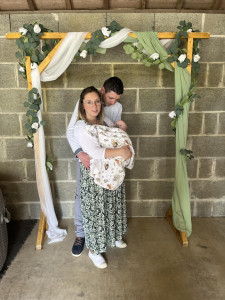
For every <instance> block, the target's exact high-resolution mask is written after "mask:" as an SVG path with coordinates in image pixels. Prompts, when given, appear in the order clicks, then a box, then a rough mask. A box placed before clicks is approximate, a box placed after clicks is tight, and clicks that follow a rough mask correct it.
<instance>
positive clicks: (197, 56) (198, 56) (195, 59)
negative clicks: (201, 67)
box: [193, 54, 200, 62]
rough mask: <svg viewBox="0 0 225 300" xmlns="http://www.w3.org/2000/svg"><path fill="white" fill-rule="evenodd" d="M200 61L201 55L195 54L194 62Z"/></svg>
mask: <svg viewBox="0 0 225 300" xmlns="http://www.w3.org/2000/svg"><path fill="white" fill-rule="evenodd" d="M199 59H200V55H198V54H195V55H194V57H193V60H194V62H198V61H199Z"/></svg>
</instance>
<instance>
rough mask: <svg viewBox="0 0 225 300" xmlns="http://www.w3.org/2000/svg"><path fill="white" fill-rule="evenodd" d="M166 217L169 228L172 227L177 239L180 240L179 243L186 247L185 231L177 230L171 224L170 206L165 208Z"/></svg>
mask: <svg viewBox="0 0 225 300" xmlns="http://www.w3.org/2000/svg"><path fill="white" fill-rule="evenodd" d="M166 219H167V221H168V222H169V224H170V226H171V228H172V229H173V231H174V232H175V234H176V236H177V238H178V240H179V241H180V243H181V245H182V246H183V247H188V238H187V234H186V232H185V231H179V230H177V229H176V228H175V227H174V225H173V210H172V207H170V208H169V209H168V210H167V212H166Z"/></svg>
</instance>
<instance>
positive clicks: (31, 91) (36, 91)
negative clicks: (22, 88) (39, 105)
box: [29, 88, 38, 94]
mask: <svg viewBox="0 0 225 300" xmlns="http://www.w3.org/2000/svg"><path fill="white" fill-rule="evenodd" d="M33 93H34V94H37V93H38V89H37V88H32V89H31V90H30V91H29V94H33Z"/></svg>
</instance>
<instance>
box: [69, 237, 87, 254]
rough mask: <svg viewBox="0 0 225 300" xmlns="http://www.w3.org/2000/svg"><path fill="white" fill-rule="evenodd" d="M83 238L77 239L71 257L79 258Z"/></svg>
mask: <svg viewBox="0 0 225 300" xmlns="http://www.w3.org/2000/svg"><path fill="white" fill-rule="evenodd" d="M84 243H85V238H84V237H77V238H76V240H75V242H74V244H73V248H72V255H73V256H76V257H78V256H80V255H81V254H82V251H83V249H84Z"/></svg>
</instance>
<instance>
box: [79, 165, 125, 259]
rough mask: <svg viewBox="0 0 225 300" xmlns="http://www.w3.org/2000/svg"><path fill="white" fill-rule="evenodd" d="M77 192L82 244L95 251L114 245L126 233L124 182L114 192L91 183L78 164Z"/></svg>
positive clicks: (88, 176)
mask: <svg viewBox="0 0 225 300" xmlns="http://www.w3.org/2000/svg"><path fill="white" fill-rule="evenodd" d="M80 173H81V174H80V195H81V211H82V217H83V227H84V233H85V243H86V246H87V248H88V249H92V250H93V251H94V253H95V254H99V253H102V252H106V247H107V246H110V247H115V242H116V241H119V240H121V239H122V235H123V234H125V233H126V232H127V216H126V201H125V185H124V183H123V184H121V185H120V186H119V188H118V189H117V190H115V191H111V190H108V189H104V188H102V187H101V186H99V185H97V184H96V183H95V182H94V179H93V178H92V177H91V176H90V175H89V170H88V169H86V168H85V167H84V166H83V165H82V163H80Z"/></svg>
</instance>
